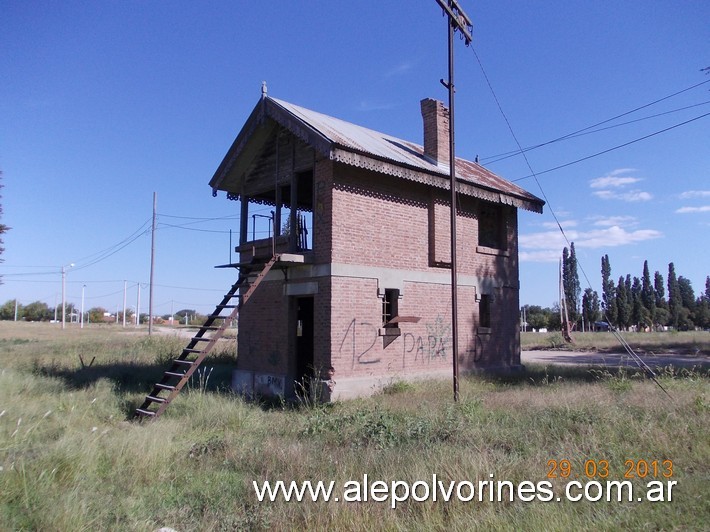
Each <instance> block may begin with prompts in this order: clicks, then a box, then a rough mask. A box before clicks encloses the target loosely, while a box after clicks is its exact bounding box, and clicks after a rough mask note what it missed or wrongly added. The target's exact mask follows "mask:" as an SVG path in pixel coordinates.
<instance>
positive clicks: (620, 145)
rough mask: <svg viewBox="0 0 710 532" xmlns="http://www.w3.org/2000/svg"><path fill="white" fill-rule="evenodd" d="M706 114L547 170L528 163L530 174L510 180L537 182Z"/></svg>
mask: <svg viewBox="0 0 710 532" xmlns="http://www.w3.org/2000/svg"><path fill="white" fill-rule="evenodd" d="M706 116H710V113H705V114H703V115H700V116H696V117H695V118H691V119H690V120H686V121H685V122H680V123H679V124H675V125H672V126H670V127H667V128H665V129H661V130H659V131H655V132H653V133H650V134H648V135H644V136H643V137H639V138H637V139H634V140H630V141H629V142H624V143H623V144H617V145H616V146H613V147H611V148H607V149H606V150H602V151H600V152H597V153H593V154H592V155H587V156H586V157H581V158H579V159H576V160H574V161H570V162H568V163H565V164H561V165H559V166H555V167H554V168H548V169H547V170H543V171H541V172H533V171H532V168H530V165H529V164H528V168H529V169H530V171H531V172H533V173H531V174H530V175H526V176H524V177H519V178H517V179H511V181H513V182H517V181H522V180H523V179H528V178H530V177H534V178H535V181H536V182H537V176H539V175H542V174H547V173H549V172H554V171H555V170H559V169H561V168H566V167H568V166H572V165H573V164H577V163H580V162H582V161H586V160H587V159H592V158H594V157H598V156H599V155H604V154H605V153H609V152H611V151H614V150H618V149H619V148H623V147H625V146H629V145H631V144H635V143H637V142H640V141H642V140H646V139H648V138H651V137H655V136H656V135H660V134H661V133H665V132H666V131H670V130H671V129H675V128H677V127H680V126H684V125H686V124H690V123H691V122H695V121H696V120H700V119H701V118H705V117H706ZM521 153H522V152H521ZM522 155H523V156H524V157H525V154H524V153H522ZM525 160H526V161H527V157H526V158H525Z"/></svg>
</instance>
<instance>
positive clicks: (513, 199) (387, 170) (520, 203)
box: [330, 147, 542, 213]
mask: <svg viewBox="0 0 710 532" xmlns="http://www.w3.org/2000/svg"><path fill="white" fill-rule="evenodd" d="M330 159H331V160H333V161H336V162H339V163H343V164H347V165H349V166H355V167H357V168H363V169H366V170H372V171H374V172H379V173H383V174H387V175H391V176H395V177H399V178H402V179H407V180H408V181H414V182H416V183H422V184H424V185H429V186H432V187H436V188H440V189H444V190H450V189H451V187H450V182H451V179H450V178H448V177H443V176H441V175H437V174H432V173H428V172H424V171H422V170H420V169H415V168H412V167H409V166H405V165H402V164H401V163H394V162H388V161H386V160H383V159H377V158H374V157H370V156H368V155H365V154H363V153H358V152H354V151H352V150H351V149H345V148H342V147H334V148H333V150H332V151H331V154H330ZM457 187H458V190H459V192H460V193H461V194H464V195H466V196H471V197H473V198H477V199H481V200H485V201H490V202H493V203H502V204H504V205H511V206H513V207H517V208H520V209H525V210H527V211H532V212H537V213H542V204H541V203H539V202H536V201H532V200H529V199H527V198H521V197H518V196H515V195H512V194H506V193H504V192H501V191H500V190H491V189H489V188H486V187H480V186H476V185H473V184H470V183H467V182H465V181H462V180H461V179H460V178H458V179H457Z"/></svg>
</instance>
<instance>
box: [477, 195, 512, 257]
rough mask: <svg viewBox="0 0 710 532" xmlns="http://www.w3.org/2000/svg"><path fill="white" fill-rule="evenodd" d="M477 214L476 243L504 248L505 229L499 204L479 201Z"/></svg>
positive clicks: (488, 246)
mask: <svg viewBox="0 0 710 532" xmlns="http://www.w3.org/2000/svg"><path fill="white" fill-rule="evenodd" d="M480 206H481V207H480V209H479V215H478V245H479V246H483V247H487V248H493V249H505V248H506V230H505V222H504V217H503V209H502V207H501V206H500V205H495V204H493V203H488V202H481V203H480Z"/></svg>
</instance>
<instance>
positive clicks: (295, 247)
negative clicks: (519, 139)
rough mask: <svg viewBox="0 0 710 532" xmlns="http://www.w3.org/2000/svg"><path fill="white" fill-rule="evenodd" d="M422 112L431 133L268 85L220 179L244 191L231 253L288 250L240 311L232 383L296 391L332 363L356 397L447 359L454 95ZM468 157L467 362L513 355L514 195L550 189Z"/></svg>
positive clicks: (461, 297)
mask: <svg viewBox="0 0 710 532" xmlns="http://www.w3.org/2000/svg"><path fill="white" fill-rule="evenodd" d="M421 111H422V117H423V121H424V146H423V147H422V146H421V145H418V144H415V143H412V142H408V141H405V140H401V139H398V138H394V137H391V136H389V135H386V134H383V133H379V132H376V131H373V130H370V129H366V128H364V127H360V126H357V125H354V124H351V123H348V122H344V121H342V120H338V119H336V118H333V117H330V116H326V115H323V114H321V113H317V112H315V111H311V110H308V109H304V108H302V107H299V106H296V105H293V104H290V103H287V102H284V101H281V100H277V99H274V98H271V97H269V96H266V94H263V96H262V98H261V100H260V101H259V102H258V103H257V105H256V107H255V108H254V110H253V112H252V113H251V115H250V116H249V118H248V120H247V121H246V123H245V124H244V126H243V127H242V129H241V131H240V133H239V135H238V136H237V138H236V140H235V141H234V143H233V144H232V146H231V148H230V149H229V151H228V152H227V154H226V156H225V157H224V160H223V161H222V163H221V164H220V166H219V168H218V169H217V171H216V172H215V174H214V177H213V178H212V180H211V181H210V186H211V187H212V189H213V193H214V194H215V195H216V194H217V192H218V191H226V192H227V197H228V198H229V199H231V200H237V201H239V202H240V208H241V228H240V242H239V246H238V248H237V251H238V252H239V264H233V265H227V266H234V267H239V268H240V269H241V272H242V273H248V272H249V271H250V270H252V271H253V272H254V273H257V272H258V271H259V268H260V267H261V265H263V264H264V263H265V262H266V261H268V260H269V259H270V258H271V257H272V256H273V255H275V254H277V255H278V259H277V261H276V263H275V264H274V267H273V268H272V269H271V270H270V271H269V272H268V274H267V275H266V277H264V280H263V282H261V284H260V285H259V287H258V289H256V290H254V292H253V295H252V296H251V299H249V301H248V303H246V304H244V305H243V307H242V308H241V310H240V315H239V333H238V348H237V351H238V355H237V369H236V371H235V376H234V386H235V387H236V388H238V389H240V390H243V391H245V392H256V393H259V394H265V395H268V394H285V395H287V396H289V395H292V394H293V393H294V386H296V389H297V388H298V385H296V384H295V383H296V382H304V378H305V377H309V376H311V375H313V374H314V372H315V374H316V375H318V374H322V373H323V371H324V370H326V369H327V368H329V367H330V366H332V367H333V368H334V369H335V377H334V379H335V381H336V382H337V384H336V385H335V386H334V389H333V398H347V397H353V396H356V395H363V394H368V393H372V392H373V391H375V390H376V389H377V388H378V387H380V386H382V385H383V384H387V383H388V382H391V381H393V380H398V379H416V378H422V377H431V376H437V375H442V376H443V375H450V374H451V371H452V370H451V367H452V358H451V357H452V349H451V344H452V342H451V284H450V283H451V272H450V207H449V205H450V202H449V198H450V188H449V184H450V179H449V166H448V164H449V148H448V134H449V133H448V110H447V109H446V107H445V106H444V105H443V104H442V103H441V102H438V101H435V100H431V99H425V100H423V101H422V102H421ZM456 169H457V186H458V188H459V198H460V204H459V208H458V217H457V248H458V249H457V256H458V260H457V266H458V287H459V288H458V315H459V319H458V321H459V327H458V331H459V342H458V345H459V367H460V368H461V370H462V372H465V371H474V370H479V369H490V370H497V371H500V370H502V371H511V370H516V369H519V368H520V367H521V366H520V336H519V327H518V308H519V302H518V291H519V280H518V222H517V210H518V208H523V209H527V210H530V211H534V212H542V207H543V204H544V202H543V201H542V200H540V199H539V198H537V197H535V196H533V195H532V194H530V193H528V192H526V191H524V190H523V189H521V188H519V187H517V186H516V185H514V184H512V183H510V182H508V181H506V180H504V179H502V178H501V177H499V176H497V175H495V174H493V173H492V172H490V171H488V170H486V169H485V168H483V167H482V166H480V165H479V164H477V163H475V162H471V161H466V160H463V159H457V163H456ZM265 217H268V218H269V219H268V220H267V219H265ZM259 222H261V228H262V229H263V228H264V227H267V225H266V224H268V228H269V230H270V231H272V232H271V233H270V234H263V235H262V234H257V232H256V228H257V226H258V225H259ZM306 380H307V379H306Z"/></svg>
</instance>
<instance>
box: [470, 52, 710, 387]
mask: <svg viewBox="0 0 710 532" xmlns="http://www.w3.org/2000/svg"><path fill="white" fill-rule="evenodd" d="M471 50H473V53H474V55H475V57H476V60H477V61H478V64H479V66H480V67H481V72H483V77H484V78H485V80H486V83H487V84H488V88H489V89H490V91H491V94H492V95H493V99H494V100H495V102H496V104H497V105H498V110H499V111H500V113H501V115H502V116H503V119H504V120H505V123H506V124H507V125H508V129H509V130H510V134H511V135H512V136H513V139H514V140H515V143H516V144H517V145H518V148H519V149H520V150H521V153H522V155H523V158H524V159H525V163H526V164H527V166H528V169H529V170H530V172H531V175H530V176H528V177H533V178H534V179H535V182H536V183H537V186H538V187H539V188H540V192H541V193H542V195H543V197H544V198H545V200H546V201H547V204H548V208H549V209H550V213H551V214H552V216H553V218H554V219H555V222H556V223H557V227H558V228H559V230H560V232H561V233H562V236H563V237H564V239H565V241H566V242H567V244H568V245H569V246H570V247H571V243H570V241H569V238H567V234H566V233H565V231H564V229H563V228H562V224H560V221H559V219H558V218H557V215H556V214H555V212H554V210H553V209H552V207H551V205H550V203H549V200H548V199H547V195H546V194H545V191H544V190H543V188H542V185H541V184H540V181H539V180H538V178H537V174H536V173H535V171H534V170H533V169H532V166H531V164H530V161H529V160H528V158H527V156H526V155H525V153H524V152H523V151H522V146H521V144H520V141H518V137H517V135H516V134H515V131H513V127H512V126H511V124H510V121H509V120H508V117H507V116H506V114H505V112H504V111H503V107H502V106H501V104H500V101H499V100H498V96H497V95H496V93H495V91H494V90H493V85H492V84H491V82H490V79H489V78H488V74H487V73H486V71H485V69H484V68H483V63H482V62H481V60H480V58H479V57H478V54H477V53H476V50H475V49H474V48H473V46H472V47H471ZM708 114H710V113H708ZM704 116H707V115H704ZM698 118H702V117H698ZM694 120H697V118H696V119H694ZM691 121H692V120H691ZM679 125H682V124H679ZM674 127H678V126H674ZM668 129H672V128H668ZM659 133H660V132H659ZM639 140H640V139H639ZM627 144H630V143H627ZM619 147H620V146H619ZM608 151H611V150H608ZM570 164H571V163H570ZM578 267H579V268H580V270H581V271H582V275H584V279H585V280H586V281H587V286H588V287H589V288H591V287H592V283H591V282H590V280H589V277H588V276H587V272H586V271H585V270H584V267H583V266H581V265H580V264H579V263H578ZM610 330H611V331H612V333H613V334H614V336H615V337H616V339H617V340H618V341H619V343H620V344H621V345H622V346H623V348H624V349H625V350H626V352H627V353H628V355H629V356H631V357H632V359H633V360H634V361H635V362H636V364H637V365H638V366H639V368H640V369H641V370H642V371H644V373H646V375H647V376H648V377H649V378H650V379H651V380H653V382H655V383H656V384H657V385H658V387H659V388H660V389H661V390H663V392H664V393H665V394H666V395H667V396H668V397H670V394H669V393H668V391H667V390H666V389H665V388H664V387H663V385H662V384H661V383H660V382H659V381H658V379H657V376H656V373H655V372H654V371H653V370H652V369H651V368H650V367H649V366H648V365H647V364H646V362H644V361H643V359H642V358H641V357H640V356H639V355H638V354H636V352H635V351H634V350H633V348H632V347H631V346H630V345H629V344H628V343H627V342H626V340H625V339H624V338H623V337H622V336H621V333H620V332H619V331H618V330H617V329H616V328H614V327H613V326H610Z"/></svg>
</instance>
